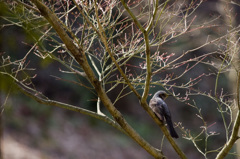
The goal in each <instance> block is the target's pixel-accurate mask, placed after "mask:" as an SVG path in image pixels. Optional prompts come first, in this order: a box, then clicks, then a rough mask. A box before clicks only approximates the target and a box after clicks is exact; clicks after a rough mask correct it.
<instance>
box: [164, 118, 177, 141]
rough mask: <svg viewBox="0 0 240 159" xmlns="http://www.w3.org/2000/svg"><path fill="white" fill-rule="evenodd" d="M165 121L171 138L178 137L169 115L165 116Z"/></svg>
mask: <svg viewBox="0 0 240 159" xmlns="http://www.w3.org/2000/svg"><path fill="white" fill-rule="evenodd" d="M166 123H167V125H168V129H169V132H170V135H171V136H172V137H173V138H179V136H178V134H177V132H176V131H175V129H174V127H173V123H172V119H171V117H166Z"/></svg>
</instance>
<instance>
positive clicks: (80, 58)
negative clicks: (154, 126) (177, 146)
mask: <svg viewBox="0 0 240 159" xmlns="http://www.w3.org/2000/svg"><path fill="white" fill-rule="evenodd" d="M31 1H32V2H33V3H34V4H35V5H36V7H37V8H38V9H39V11H40V12H41V14H42V15H43V16H44V17H45V18H46V19H47V20H48V22H49V23H50V24H51V25H52V27H53V28H54V29H55V31H56V32H57V34H58V35H59V37H60V38H61V40H62V41H63V42H64V44H65V45H66V47H67V49H68V50H69V51H70V52H71V53H72V55H73V56H74V57H75V59H76V61H77V62H78V63H79V64H80V65H81V66H82V68H83V70H84V71H85V73H86V75H87V77H88V80H89V81H90V83H91V84H92V85H93V86H94V88H95V90H96V92H97V94H98V96H99V97H100V99H101V101H102V102H103V104H104V106H105V107H106V108H107V109H108V111H109V112H110V113H111V115H112V116H113V117H114V119H115V120H116V121H117V122H118V124H119V125H120V126H121V127H122V128H123V129H124V131H125V132H126V133H127V134H128V135H129V136H130V137H131V138H132V139H133V140H135V141H136V142H137V143H138V144H139V145H140V146H142V147H143V148H144V149H145V150H146V151H148V152H149V153H150V154H151V155H152V156H154V157H155V158H164V156H163V155H162V153H161V151H160V150H158V149H156V148H154V147H153V146H151V145H150V144H149V143H148V142H147V141H145V140H144V139H143V138H142V137H141V136H140V135H139V134H138V133H137V132H136V131H135V130H134V129H133V128H132V127H131V126H130V125H129V124H128V123H127V121H126V120H125V119H124V118H123V116H122V114H121V113H120V112H119V111H118V110H117V109H116V108H115V107H114V105H113V104H112V102H111V101H110V99H109V98H108V96H107V94H106V92H105V91H104V89H103V88H102V86H101V83H100V82H99V81H98V79H97V78H96V76H95V74H94V72H93V70H92V69H91V67H90V66H89V64H88V60H87V58H86V56H85V52H84V50H83V49H82V48H81V47H77V46H76V45H75V44H74V43H73V40H72V39H71V38H70V37H69V36H68V35H67V33H66V32H65V30H64V29H63V27H62V26H61V24H60V23H59V21H58V17H57V16H56V15H55V14H54V13H53V12H51V10H50V9H49V8H48V7H47V6H45V4H43V3H42V2H40V1H39V0H31Z"/></svg>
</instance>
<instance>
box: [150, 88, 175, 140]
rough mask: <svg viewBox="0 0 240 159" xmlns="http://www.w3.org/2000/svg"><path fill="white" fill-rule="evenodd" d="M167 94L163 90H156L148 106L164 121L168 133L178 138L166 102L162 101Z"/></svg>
mask: <svg viewBox="0 0 240 159" xmlns="http://www.w3.org/2000/svg"><path fill="white" fill-rule="evenodd" d="M168 96H169V94H167V93H166V92H165V91H163V90H160V91H157V92H156V93H155V94H154V95H153V97H152V99H151V100H150V102H149V107H150V108H151V109H152V111H153V112H154V114H155V115H156V116H157V117H158V119H159V120H161V121H162V122H163V121H164V120H165V121H166V123H167V126H168V130H169V132H170V135H171V136H172V137H173V138H178V137H179V136H178V134H177V132H176V131H175V129H174V127H173V123H172V117H171V113H170V111H169V108H168V106H167V104H166V103H165V102H164V99H166V98H167V97H168Z"/></svg>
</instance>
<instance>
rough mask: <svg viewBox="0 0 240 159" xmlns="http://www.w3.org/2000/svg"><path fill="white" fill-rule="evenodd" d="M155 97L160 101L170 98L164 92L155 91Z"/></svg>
mask: <svg viewBox="0 0 240 159" xmlns="http://www.w3.org/2000/svg"><path fill="white" fill-rule="evenodd" d="M154 96H155V97H160V98H162V99H166V98H167V97H168V96H171V94H167V93H166V92H165V91H162V90H161V91H157V92H156V93H155V94H154Z"/></svg>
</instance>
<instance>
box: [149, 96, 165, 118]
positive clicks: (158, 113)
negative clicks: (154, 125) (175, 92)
mask: <svg viewBox="0 0 240 159" xmlns="http://www.w3.org/2000/svg"><path fill="white" fill-rule="evenodd" d="M150 107H151V109H152V110H153V112H154V113H155V114H156V116H157V117H158V118H159V119H160V120H161V121H163V120H164V117H163V112H162V107H161V103H159V101H158V100H157V99H151V101H150Z"/></svg>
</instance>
